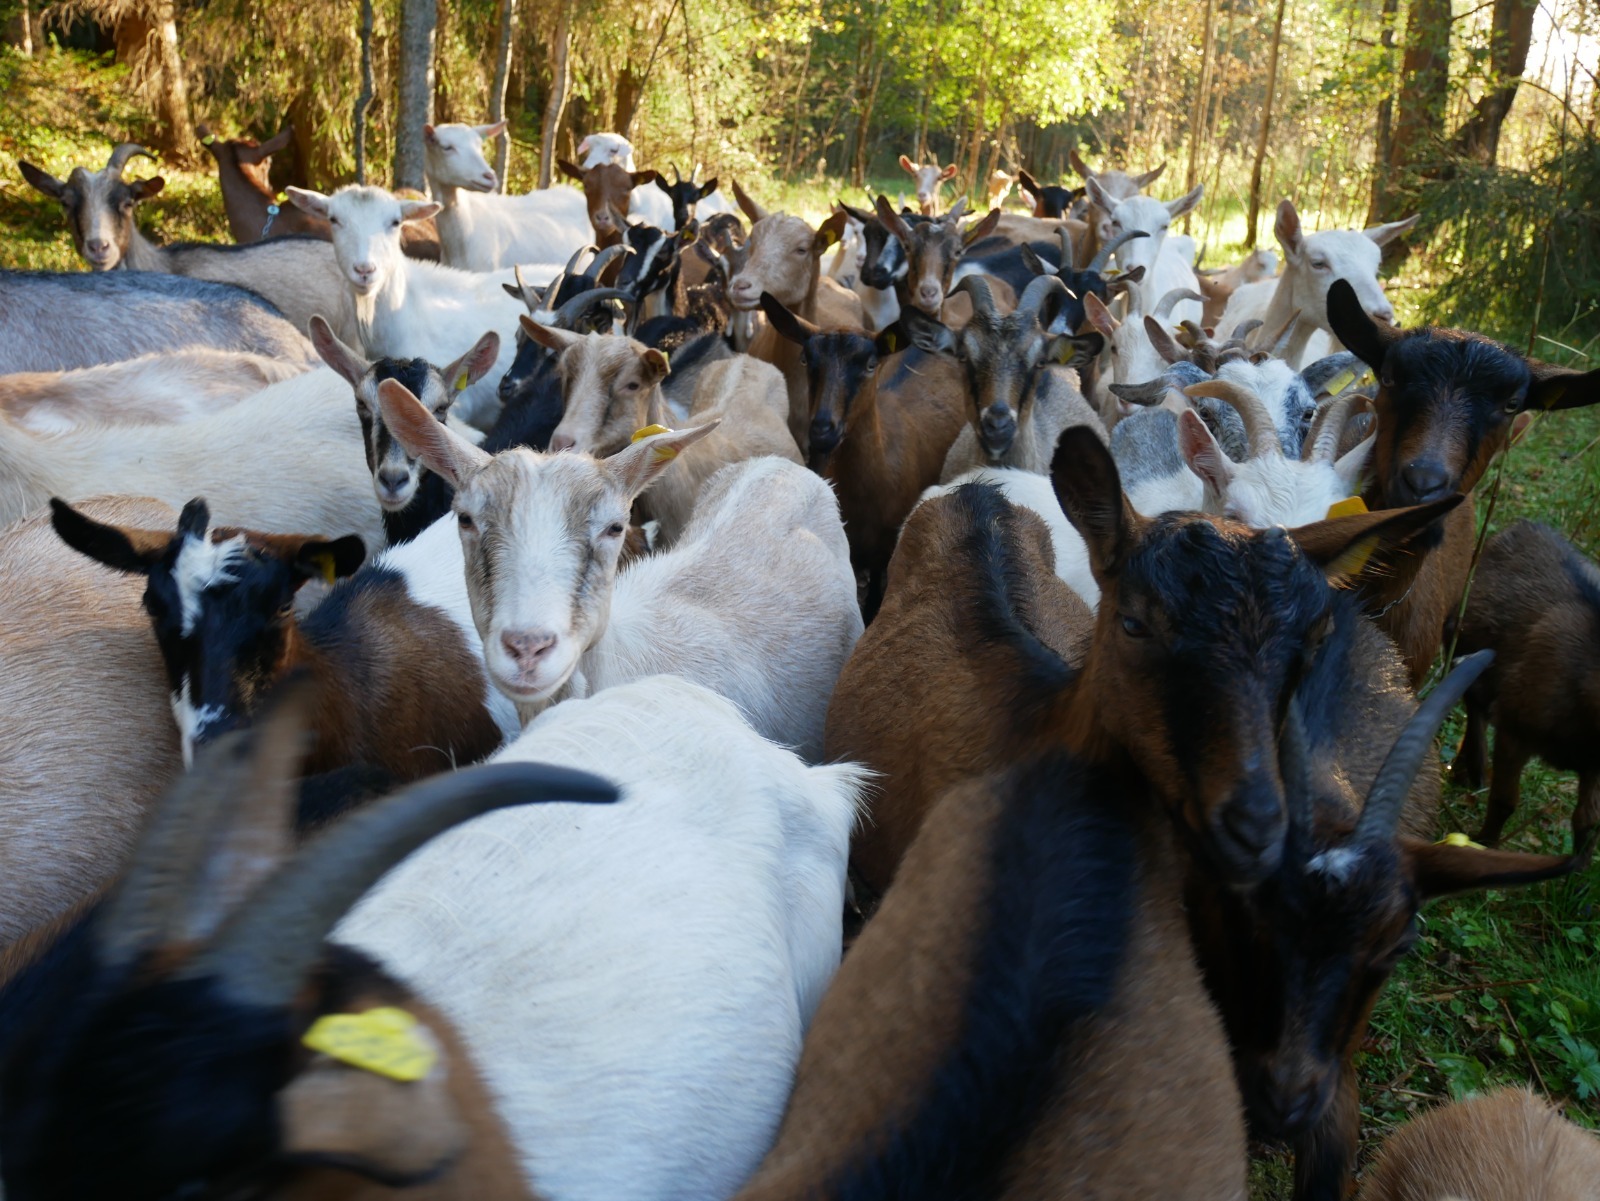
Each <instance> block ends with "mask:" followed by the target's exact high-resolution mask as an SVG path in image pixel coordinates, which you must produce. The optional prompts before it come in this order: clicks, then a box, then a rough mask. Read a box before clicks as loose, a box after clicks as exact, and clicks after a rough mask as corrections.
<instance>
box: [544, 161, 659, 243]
mask: <svg viewBox="0 0 1600 1201" xmlns="http://www.w3.org/2000/svg"><path fill="white" fill-rule="evenodd" d="M556 163H557V164H558V165H559V166H560V168H561V171H562V174H564V175H566V176H567V177H568V178H569V179H572V180H574V181H576V182H577V183H578V184H579V185H580V186H581V187H582V188H583V199H584V203H585V204H587V205H588V206H589V224H590V225H592V226H594V241H595V245H596V246H598V247H599V248H600V249H601V250H604V249H605V248H606V247H607V246H615V245H617V244H618V243H619V242H621V241H622V231H623V228H624V227H625V226H626V225H627V224H628V208H629V206H630V205H631V204H632V202H633V189H635V188H638V187H643V186H644V185H645V184H648V183H654V182H655V181H656V180H657V178H659V177H658V176H657V175H656V173H655V172H654V171H625V170H623V169H622V168H621V167H619V166H617V165H616V164H615V163H601V164H600V165H599V166H596V167H590V168H589V169H588V170H587V171H585V170H584V169H583V168H582V167H577V166H574V165H573V164H572V163H569V162H567V160H566V159H557V160H556Z"/></svg>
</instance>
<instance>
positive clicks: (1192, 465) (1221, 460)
mask: <svg viewBox="0 0 1600 1201" xmlns="http://www.w3.org/2000/svg"><path fill="white" fill-rule="evenodd" d="M1178 448H1179V449H1180V450H1181V451H1183V461H1184V462H1185V463H1187V464H1189V470H1190V471H1192V472H1194V473H1195V474H1196V475H1197V476H1199V477H1200V478H1201V479H1202V480H1204V481H1205V483H1206V487H1207V488H1209V489H1210V490H1211V492H1212V493H1213V494H1214V495H1216V496H1217V497H1219V498H1220V497H1224V496H1226V495H1228V485H1229V484H1230V483H1232V482H1233V463H1232V462H1231V461H1230V460H1229V459H1228V456H1227V455H1225V454H1223V453H1222V448H1221V447H1220V446H1218V445H1217V440H1216V439H1215V438H1214V437H1212V435H1211V431H1210V430H1209V429H1207V428H1206V423H1205V422H1204V421H1202V420H1201V419H1200V414H1199V413H1196V412H1195V411H1194V410H1193V409H1185V410H1184V411H1183V412H1182V413H1180V414H1179V415H1178Z"/></svg>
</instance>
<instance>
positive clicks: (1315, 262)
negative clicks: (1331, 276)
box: [1311, 259, 1328, 271]
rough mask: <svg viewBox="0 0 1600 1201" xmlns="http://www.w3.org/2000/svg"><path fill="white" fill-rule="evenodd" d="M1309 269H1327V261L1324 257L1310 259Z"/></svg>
mask: <svg viewBox="0 0 1600 1201" xmlns="http://www.w3.org/2000/svg"><path fill="white" fill-rule="evenodd" d="M1311 269H1312V270H1313V271H1326V270H1327V269H1328V261H1327V260H1326V259H1312V260H1311Z"/></svg>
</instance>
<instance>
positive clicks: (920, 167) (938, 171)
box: [900, 154, 956, 217]
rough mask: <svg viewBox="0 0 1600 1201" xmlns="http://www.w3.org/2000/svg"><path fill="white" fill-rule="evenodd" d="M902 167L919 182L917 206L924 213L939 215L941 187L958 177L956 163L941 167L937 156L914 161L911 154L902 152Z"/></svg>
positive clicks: (925, 214)
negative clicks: (922, 161) (923, 160)
mask: <svg viewBox="0 0 1600 1201" xmlns="http://www.w3.org/2000/svg"><path fill="white" fill-rule="evenodd" d="M900 168H901V170H903V171H904V172H905V173H906V174H907V175H909V176H911V178H912V179H914V180H916V182H917V208H918V209H919V210H920V211H921V213H922V215H923V216H924V217H935V216H938V214H939V187H940V185H941V184H946V183H949V182H950V181H951V180H952V179H954V178H955V177H956V165H955V164H954V163H948V164H946V165H945V166H943V167H941V166H939V160H938V159H937V158H930V159H929V160H928V161H927V162H925V163H914V162H912V161H911V158H910V156H909V155H904V154H902V155H901V156H900Z"/></svg>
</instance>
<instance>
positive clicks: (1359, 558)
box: [1323, 534, 1378, 579]
mask: <svg viewBox="0 0 1600 1201" xmlns="http://www.w3.org/2000/svg"><path fill="white" fill-rule="evenodd" d="M1377 549H1378V538H1377V535H1375V534H1369V535H1367V536H1366V537H1365V538H1360V539H1357V540H1356V541H1355V542H1352V543H1351V544H1350V545H1349V546H1347V547H1345V549H1344V551H1343V552H1342V553H1341V554H1340V555H1339V556H1338V557H1337V558H1335V559H1334V560H1333V562H1331V563H1329V564H1328V565H1327V566H1326V567H1325V568H1324V569H1323V573H1324V574H1325V575H1327V576H1329V577H1330V578H1333V579H1339V578H1341V577H1344V578H1348V577H1350V576H1357V575H1360V574H1361V571H1362V569H1363V568H1364V567H1366V565H1367V560H1368V559H1370V558H1372V552H1373V551H1375V550H1377Z"/></svg>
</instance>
